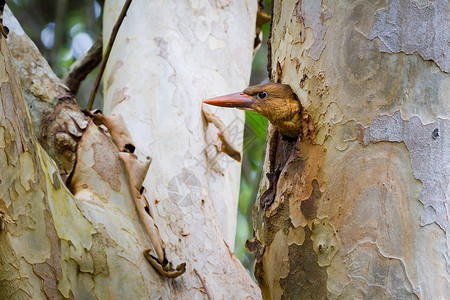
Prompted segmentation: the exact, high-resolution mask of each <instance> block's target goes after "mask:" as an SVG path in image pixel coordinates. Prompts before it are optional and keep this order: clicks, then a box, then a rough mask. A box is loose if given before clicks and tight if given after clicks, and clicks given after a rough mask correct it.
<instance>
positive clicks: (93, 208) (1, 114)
mask: <svg viewBox="0 0 450 300" xmlns="http://www.w3.org/2000/svg"><path fill="white" fill-rule="evenodd" d="M8 17H11V18H12V16H8ZM128 20H132V19H131V18H129V19H128ZM11 22H12V20H8V22H6V23H7V24H8V26H9V28H10V30H11V32H10V34H9V36H8V39H11V40H12V39H16V40H14V41H10V43H9V44H10V45H11V51H12V52H13V56H14V58H15V59H14V60H15V63H16V67H17V68H19V70H20V72H19V76H20V81H21V82H20V84H21V85H22V87H21V86H20V84H19V82H18V81H19V80H18V79H16V78H15V76H16V75H15V70H14V68H13V67H12V65H11V62H10V60H9V59H10V58H9V57H8V53H9V52H8V48H7V46H6V43H5V40H4V39H3V38H2V39H1V48H0V51H1V54H2V56H1V57H0V58H1V60H0V62H1V65H2V68H1V70H3V71H2V72H1V76H2V82H3V83H2V86H1V89H2V93H1V94H0V96H1V98H0V100H1V107H2V110H1V111H0V124H1V126H0V155H1V159H0V161H1V164H0V167H1V172H0V176H1V177H0V180H1V181H2V185H1V189H0V199H1V201H0V212H1V213H2V215H1V217H2V219H1V221H2V224H4V225H5V227H4V230H2V231H1V233H0V239H1V241H0V247H1V249H0V253H1V255H0V263H1V265H2V266H3V267H2V268H0V295H1V296H2V298H26V299H45V298H51V299H62V298H75V299H159V298H161V299H201V298H209V297H211V298H223V297H234V298H240V297H249V298H252V299H258V298H260V292H259V289H258V287H257V285H256V283H254V282H253V281H252V280H251V278H250V276H249V275H248V274H247V272H246V271H245V270H244V268H243V267H242V265H241V264H240V263H239V261H238V260H237V259H236V257H235V256H234V255H233V254H232V252H231V251H230V250H229V249H228V248H227V246H226V243H225V242H224V241H223V235H222V233H221V229H220V226H219V225H218V222H217V220H216V219H215V214H214V211H213V208H212V205H211V204H210V203H208V202H207V201H206V200H205V201H204V202H202V204H201V206H200V208H199V207H198V206H197V207H196V208H199V209H198V211H194V210H192V211H193V212H195V213H196V214H195V216H196V217H198V215H200V214H202V215H203V216H204V219H205V220H206V219H207V218H208V219H207V220H208V223H206V221H205V226H208V230H209V231H206V233H207V234H211V235H210V236H207V235H206V234H203V235H201V236H199V235H197V233H196V232H195V231H194V230H192V231H191V232H188V229H189V228H187V227H185V229H186V230H185V231H183V232H180V231H176V232H174V233H173V234H177V235H178V236H177V239H178V238H180V239H183V238H184V237H183V236H184V235H190V236H191V237H192V236H196V237H198V241H200V239H201V238H203V240H202V243H203V244H202V246H203V248H201V249H198V248H195V250H198V253H195V255H194V254H192V255H191V253H192V252H193V251H194V250H193V249H192V248H189V245H188V246H186V245H183V247H180V248H178V249H177V251H179V252H176V253H174V252H173V251H172V248H170V247H168V248H169V249H170V250H169V251H168V256H169V257H168V258H169V260H171V261H174V262H175V263H178V262H181V261H186V262H187V263H188V267H187V268H188V271H187V272H186V274H184V275H182V277H180V278H177V279H167V278H164V277H162V276H161V275H160V274H159V273H158V272H157V271H156V270H155V269H154V268H153V267H152V266H151V265H150V264H149V262H148V261H147V260H146V259H145V257H144V255H143V250H144V249H147V248H151V247H152V246H151V243H150V241H149V240H148V238H147V236H146V233H145V231H144V228H143V226H142V224H141V222H140V220H139V217H138V214H137V212H136V209H135V206H134V203H133V200H132V195H131V191H130V188H129V183H128V175H127V174H126V171H125V168H124V166H123V164H122V163H121V161H120V160H119V157H118V150H117V147H116V146H115V145H114V144H113V143H112V142H111V140H110V139H109V137H107V136H106V135H105V134H104V133H103V132H102V131H101V130H99V129H98V128H97V127H96V126H95V125H94V124H93V123H92V122H89V125H88V126H87V128H86V129H83V128H81V129H82V130H81V132H82V133H83V136H82V137H81V138H80V139H79V141H78V140H77V139H75V140H77V141H78V142H79V144H78V152H77V162H76V166H75V169H74V173H73V174H72V178H71V181H70V185H69V189H70V191H69V190H68V189H67V188H66V187H65V186H64V184H63V183H62V181H61V179H60V176H59V170H58V168H57V167H56V166H55V164H54V163H53V162H52V161H51V159H50V158H49V156H48V155H47V154H46V153H45V151H43V149H42V148H41V146H39V144H38V142H37V139H36V138H35V137H34V135H35V132H34V131H33V129H32V128H33V126H42V124H41V123H40V122H43V121H42V120H45V119H48V118H47V117H48V116H49V114H50V115H51V114H52V113H53V112H55V109H54V108H55V107H58V105H61V103H62V100H61V99H58V98H59V97H61V93H62V94H64V93H65V92H66V90H65V87H64V86H62V84H61V81H60V80H59V79H57V78H56V76H55V75H54V74H53V73H52V71H51V70H50V68H49V67H48V64H47V63H46V62H45V60H44V59H43V58H42V57H41V56H40V54H39V52H38V51H37V48H36V47H35V46H34V45H32V44H30V40H29V39H28V38H27V37H26V36H25V34H24V33H23V31H22V30H21V29H20V28H19V25H18V23H17V22H16V21H14V23H15V25H12V23H11ZM137 22H138V21H137ZM138 23H139V22H138ZM41 83H42V84H41ZM21 88H23V91H24V93H25V94H26V96H27V104H26V105H25V102H24V99H23V97H22V94H21ZM41 104H42V105H41ZM27 106H28V107H30V108H31V109H36V111H35V112H34V113H36V115H37V117H33V122H35V123H34V124H32V123H31V121H30V117H29V116H28V115H27V110H26V107H27ZM74 111H77V110H76V108H73V109H72V110H69V111H66V113H69V114H71V113H73V112H74ZM77 112H79V109H78V111H77ZM63 115H65V114H63ZM56 116H58V115H56ZM50 120H51V118H50ZM60 120H61V119H59V118H56V119H54V123H56V125H58V122H59V121H60ZM66 122H70V118H69V120H67V119H64V122H63V123H62V124H60V125H61V126H62V128H66V127H67V126H66V125H68V127H69V128H71V126H73V125H75V124H74V123H66ZM73 122H75V121H74V120H73ZM66 129H67V128H66ZM71 129H72V128H71ZM79 129H80V128H79ZM37 134H39V131H37ZM76 134H78V133H76ZM203 159H204V158H203ZM151 200H154V199H151ZM152 203H153V202H152ZM5 213H6V214H7V216H8V217H7V216H5ZM189 217H190V216H186V217H185V218H186V219H187V220H189ZM157 220H160V219H157ZM167 220H172V218H171V216H170V215H168V216H167ZM161 224H163V223H161ZM0 225H1V224H0ZM157 225H159V224H158V223H157ZM161 227H162V228H160V231H161V232H164V230H169V229H167V228H169V227H167V228H164V226H161ZM168 233H170V234H172V232H169V231H167V232H166V233H165V234H166V235H167V234H168ZM163 238H167V236H164V237H163ZM167 240H168V241H170V242H172V240H169V239H168V238H167ZM181 243H182V242H181V241H180V244H181ZM198 243H200V242H198ZM168 244H169V245H170V243H168ZM197 246H198V244H197V245H196V247H197ZM214 247H217V248H218V250H217V249H216V248H214ZM214 255H215V256H214ZM213 256H214V257H213ZM195 259H197V261H194V260H195ZM208 272H210V273H208Z"/></svg>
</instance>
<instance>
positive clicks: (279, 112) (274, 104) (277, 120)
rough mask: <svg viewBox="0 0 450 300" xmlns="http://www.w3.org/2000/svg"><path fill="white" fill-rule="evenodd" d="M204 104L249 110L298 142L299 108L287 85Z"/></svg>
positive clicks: (252, 88) (264, 85) (255, 87)
mask: <svg viewBox="0 0 450 300" xmlns="http://www.w3.org/2000/svg"><path fill="white" fill-rule="evenodd" d="M203 103H205V104H209V105H214V106H220V107H231V108H238V109H244V110H251V111H253V112H256V113H258V114H260V115H262V116H264V117H266V118H267V119H268V120H269V121H270V123H272V124H273V126H274V127H275V128H276V129H277V130H278V132H280V133H281V134H283V135H285V136H288V137H290V138H298V136H299V134H300V131H301V104H300V101H299V100H298V98H297V96H296V95H295V94H294V92H292V89H291V88H290V86H289V85H287V84H281V83H262V84H258V85H253V86H250V87H248V88H246V89H245V90H244V91H242V92H238V93H233V94H229V95H225V96H220V97H214V98H211V99H208V100H204V101H203Z"/></svg>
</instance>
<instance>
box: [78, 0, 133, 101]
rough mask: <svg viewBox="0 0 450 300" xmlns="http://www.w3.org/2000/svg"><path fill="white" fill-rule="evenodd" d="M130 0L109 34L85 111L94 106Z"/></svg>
mask: <svg viewBox="0 0 450 300" xmlns="http://www.w3.org/2000/svg"><path fill="white" fill-rule="evenodd" d="M131 1H132V0H127V2H125V4H124V5H123V8H122V11H121V12H120V15H119V18H118V19H117V22H116V24H115V25H114V28H113V30H112V32H111V37H110V38H109V42H108V46H106V49H105V54H104V56H103V60H102V63H101V65H100V68H99V70H98V74H97V78H95V83H94V87H93V88H92V92H91V96H90V97H89V102H88V105H87V107H86V110H91V109H92V106H93V105H94V101H95V96H96V95H97V90H98V87H99V85H100V81H101V79H102V75H103V72H104V71H105V67H106V63H107V62H108V58H109V54H110V53H111V49H112V46H113V45H114V41H115V40H116V36H117V33H118V32H119V29H120V25H122V22H123V19H124V18H125V16H126V14H127V11H128V8H129V7H130V4H131Z"/></svg>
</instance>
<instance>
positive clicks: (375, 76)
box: [248, 0, 450, 299]
mask: <svg viewBox="0 0 450 300" xmlns="http://www.w3.org/2000/svg"><path fill="white" fill-rule="evenodd" d="M444 2H445V1H432V2H425V1H388V2H386V1H374V2H370V3H369V2H367V1H356V2H351V3H345V4H344V3H342V2H338V1H325V2H322V5H317V3H313V2H311V1H305V0H303V1H275V2H274V4H273V24H272V32H271V41H270V42H271V63H270V66H269V70H271V73H270V75H271V77H272V80H273V81H274V82H282V83H285V84H289V85H290V86H291V87H292V89H293V90H294V91H295V93H296V94H297V96H298V97H299V99H300V101H301V103H302V106H303V107H304V115H307V116H308V118H309V120H308V124H309V125H308V130H306V133H305V134H304V136H303V138H302V139H301V140H299V141H297V142H296V143H295V145H289V143H290V142H289V141H283V140H278V137H277V133H276V132H274V131H273V130H272V131H271V132H270V136H269V139H268V140H269V141H270V140H272V141H273V140H274V139H275V140H278V142H277V143H273V142H272V143H268V145H267V149H268V150H267V152H266V153H267V155H266V164H265V172H266V173H270V172H273V171H274V170H275V169H276V168H277V167H279V168H280V171H279V172H280V175H279V178H278V179H277V180H276V183H272V182H269V179H268V178H267V177H264V178H263V180H262V182H261V185H260V195H264V193H265V192H267V190H269V189H270V188H273V187H276V188H275V189H274V190H273V191H272V193H273V194H274V195H275V196H274V201H273V203H272V204H271V205H270V207H269V208H268V209H267V207H263V206H262V205H260V204H259V202H258V203H257V205H256V206H255V210H254V234H255V237H254V239H253V240H252V241H251V242H249V243H248V247H249V248H250V249H251V250H252V251H254V252H255V253H256V258H257V262H256V265H255V275H256V277H257V279H258V281H259V283H260V286H261V289H262V293H263V297H264V298H265V299H294V298H312V299H328V298H330V299H340V298H343V299H361V298H377V299H415V298H423V299H431V298H433V299H434V298H442V299H446V298H449V297H450V279H449V278H450V271H449V270H450V259H449V257H450V250H449V249H450V248H449V240H450V234H449V231H448V228H449V226H448V225H449V217H448V216H449V209H448V207H449V199H450V195H449V190H448V182H449V181H450V168H449V163H448V162H449V161H450V151H449V149H450V144H449V143H450V142H449V139H448V135H449V133H450V130H449V126H448V124H449V117H450V107H449V103H450V102H449V99H450V94H449V89H448V82H449V81H448V78H449V77H448V73H446V72H447V71H448V70H446V68H445V61H448V53H449V47H448V43H447V40H448V38H447V37H448V32H449V30H447V29H448V28H447V27H448V24H447V23H448V22H447V23H446V22H442V21H441V20H442V17H443V15H448V14H449V11H448V5H446V4H445V3H444ZM411 16H416V17H411ZM421 18H425V19H426V22H420V21H417V20H418V19H421ZM416 22H419V24H417V23H416ZM444 32H445V33H444ZM430 41H432V42H430ZM322 43H323V45H322ZM424 45H425V46H424ZM406 54H408V55H406ZM427 60H432V62H430V61H427ZM286 157H288V158H286ZM283 161H285V163H280V162H283ZM274 162H275V165H274Z"/></svg>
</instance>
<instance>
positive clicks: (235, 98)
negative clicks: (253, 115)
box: [203, 92, 259, 109]
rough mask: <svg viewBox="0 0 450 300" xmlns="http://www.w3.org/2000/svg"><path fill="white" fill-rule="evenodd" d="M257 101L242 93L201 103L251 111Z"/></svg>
mask: <svg viewBox="0 0 450 300" xmlns="http://www.w3.org/2000/svg"><path fill="white" fill-rule="evenodd" d="M257 102H259V101H257V100H255V99H253V98H252V97H250V96H249V95H247V94H244V93H242V92H240V93H234V94H229V95H225V96H220V97H215V98H211V99H208V100H205V101H203V103H206V104H209V105H215V106H221V107H236V108H244V109H251V108H252V107H253V105H254V104H255V103H257Z"/></svg>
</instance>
